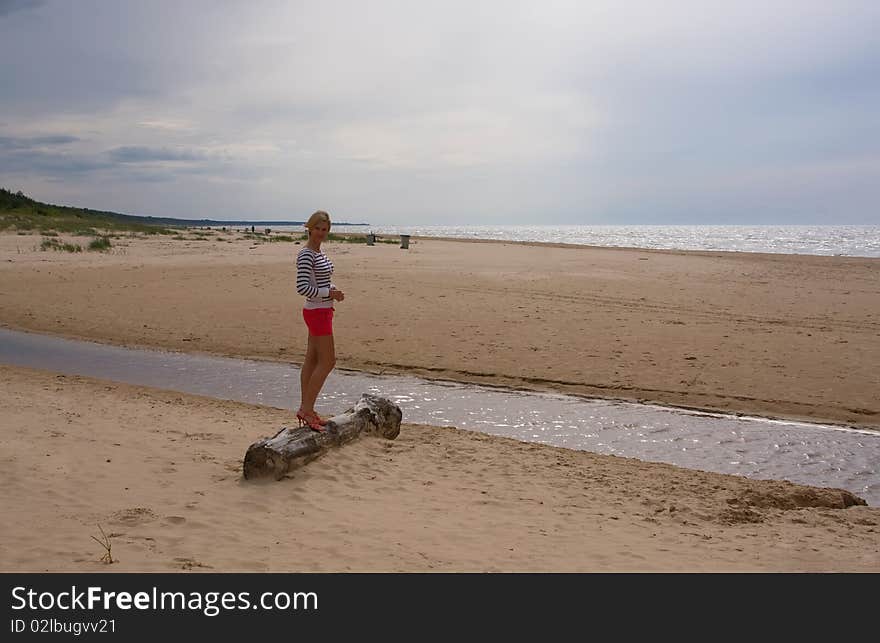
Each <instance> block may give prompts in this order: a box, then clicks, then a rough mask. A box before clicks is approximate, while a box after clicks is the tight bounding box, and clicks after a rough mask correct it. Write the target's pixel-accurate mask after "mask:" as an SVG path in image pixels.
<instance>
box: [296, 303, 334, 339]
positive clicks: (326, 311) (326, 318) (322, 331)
mask: <svg viewBox="0 0 880 643" xmlns="http://www.w3.org/2000/svg"><path fill="white" fill-rule="evenodd" d="M303 319H304V320H306V326H308V327H309V335H332V334H333V309H332V308H303Z"/></svg>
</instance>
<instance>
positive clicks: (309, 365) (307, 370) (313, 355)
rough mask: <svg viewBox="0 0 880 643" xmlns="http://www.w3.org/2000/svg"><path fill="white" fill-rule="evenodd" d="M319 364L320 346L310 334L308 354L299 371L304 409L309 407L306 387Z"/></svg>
mask: <svg viewBox="0 0 880 643" xmlns="http://www.w3.org/2000/svg"><path fill="white" fill-rule="evenodd" d="M317 365H318V346H317V344H315V342H314V341H313V338H312V336H311V335H309V345H308V348H307V349H306V356H305V359H303V363H302V368H300V371H299V392H300V404H301V406H302V407H303V409H304V410H308V408H309V407H307V406H306V389H307V388H308V386H309V380H310V379H312V373H314V372H315V367H316V366H317Z"/></svg>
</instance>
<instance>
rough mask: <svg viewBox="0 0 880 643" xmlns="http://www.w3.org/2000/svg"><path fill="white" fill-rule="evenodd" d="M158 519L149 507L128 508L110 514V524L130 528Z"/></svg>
mask: <svg viewBox="0 0 880 643" xmlns="http://www.w3.org/2000/svg"><path fill="white" fill-rule="evenodd" d="M155 519H156V514H155V513H154V512H153V510H152V509H150V508H149V507H128V508H126V509H120V510H119V511H114V512H113V513H112V514H110V517H109V519H108V520H109V522H112V523H121V524H123V525H127V526H129V527H131V526H135V525H141V524H143V523H145V522H150V521H152V520H155Z"/></svg>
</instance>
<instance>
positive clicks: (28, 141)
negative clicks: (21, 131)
mask: <svg viewBox="0 0 880 643" xmlns="http://www.w3.org/2000/svg"><path fill="white" fill-rule="evenodd" d="M78 140H79V138H77V137H76V136H66V135H61V134H59V135H51V136H31V137H17V136H0V150H28V149H33V148H38V147H47V146H54V145H65V144H67V143H74V142H76V141H78Z"/></svg>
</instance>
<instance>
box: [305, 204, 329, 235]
mask: <svg viewBox="0 0 880 643" xmlns="http://www.w3.org/2000/svg"><path fill="white" fill-rule="evenodd" d="M322 221H323V222H326V223H327V231H328V232H329V231H330V226H331V223H330V215H329V214H327V213H326V212H324V211H323V210H318V211H317V212H315V213H314V214H313V215H312V216H310V217H309V220H308V221H306V223H305V226H306V228H308V231H309V235H311V234H312V228H314V227H315V226H316V225H318V224H319V223H321V222H322Z"/></svg>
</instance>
